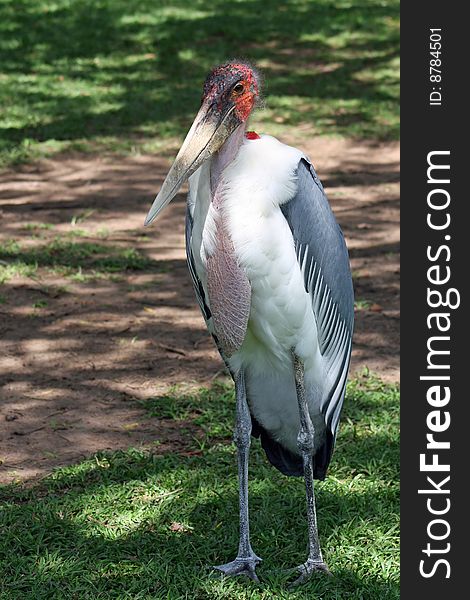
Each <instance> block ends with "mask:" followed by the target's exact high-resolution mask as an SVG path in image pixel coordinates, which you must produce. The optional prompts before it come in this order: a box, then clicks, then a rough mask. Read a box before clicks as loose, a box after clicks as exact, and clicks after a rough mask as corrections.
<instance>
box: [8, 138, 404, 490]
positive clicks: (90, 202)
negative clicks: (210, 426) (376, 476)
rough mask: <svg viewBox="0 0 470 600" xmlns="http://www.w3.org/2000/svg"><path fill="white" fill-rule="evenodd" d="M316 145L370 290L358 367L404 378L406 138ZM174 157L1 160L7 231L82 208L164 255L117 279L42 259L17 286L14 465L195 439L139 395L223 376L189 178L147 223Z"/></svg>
mask: <svg viewBox="0 0 470 600" xmlns="http://www.w3.org/2000/svg"><path fill="white" fill-rule="evenodd" d="M287 141H288V142H289V140H287ZM290 141H291V142H292V141H294V142H295V141H296V140H290ZM303 149H304V150H305V151H306V152H307V154H308V155H309V156H310V157H311V158H312V159H313V161H314V164H315V166H316V169H317V171H318V174H319V176H320V178H321V179H322V181H323V183H324V186H325V189H326V192H327V194H328V197H329V199H330V202H331V204H332V206H333V209H334V211H335V214H336V216H337V219H338V221H339V222H340V224H341V226H342V228H343V231H344V233H345V236H346V240H347V243H348V247H349V251H350V257H351V266H352V271H353V276H354V283H355V294H356V298H357V301H358V310H357V311H356V324H355V336H354V351H353V360H352V366H351V372H352V373H355V372H357V371H359V370H362V369H364V368H365V367H366V368H368V369H370V370H371V371H373V372H375V373H377V374H378V375H379V376H380V377H381V378H383V379H384V380H387V381H397V380H398V377H399V316H400V313H399V186H398V180H399V146H398V144H397V143H380V144H373V143H369V142H353V141H345V140H341V139H332V138H316V139H314V140H312V141H311V142H310V143H309V144H305V143H304V144H303ZM167 170H168V163H167V162H166V161H164V160H162V159H159V158H156V157H154V156H136V157H127V158H122V157H112V156H109V157H104V158H96V157H95V158H90V157H88V156H86V157H84V156H70V155H69V156H62V157H59V158H56V159H54V160H45V161H42V162H39V163H37V164H34V165H32V166H31V165H29V166H24V167H21V168H18V169H16V170H10V171H6V172H3V173H2V174H0V239H1V241H2V242H4V241H5V240H12V239H14V240H17V241H18V242H19V243H20V244H21V245H22V247H26V248H27V247H29V246H31V247H34V245H35V244H37V243H41V242H44V239H48V238H51V239H52V238H53V237H54V236H57V235H61V234H64V235H65V234H67V233H68V232H70V231H71V228H72V225H71V222H72V221H73V220H74V219H75V227H81V228H83V229H84V230H86V232H88V235H89V236H91V238H92V240H95V238H96V241H98V242H99V243H105V244H112V245H113V246H118V247H123V248H135V249H137V250H139V251H140V252H141V253H142V254H144V255H145V256H147V257H149V258H151V259H153V260H154V261H157V263H156V264H157V267H152V268H150V269H146V270H143V271H125V272H123V273H119V274H118V275H119V277H118V278H117V279H116V280H113V279H99V280H96V281H88V282H74V281H71V280H70V279H67V278H64V277H60V276H59V275H57V274H51V273H50V272H48V271H47V269H46V268H40V269H39V270H38V274H37V276H36V277H34V278H26V277H23V278H21V277H14V278H12V279H10V280H9V281H7V282H6V283H5V284H4V285H2V286H1V287H2V289H1V292H0V294H1V296H0V297H1V303H0V339H1V354H0V481H2V482H9V481H14V480H22V481H24V480H28V479H30V478H32V477H37V476H41V475H44V474H47V473H48V472H50V471H51V470H52V469H53V468H54V467H57V466H60V465H64V464H70V463H72V462H76V461H78V460H80V459H82V458H83V457H86V456H89V455H91V454H92V453H94V452H96V451H98V450H116V449H119V448H127V447H130V446H134V447H140V446H149V445H151V444H153V443H155V442H156V441H158V442H159V444H160V445H159V451H162V450H163V451H164V450H165V449H169V448H171V449H172V450H173V451H178V452H184V451H185V440H184V439H182V438H181V435H180V434H179V432H178V426H177V425H176V424H175V423H173V422H172V421H171V420H161V421H159V420H157V419H149V418H148V417H147V415H146V414H145V411H144V409H143V407H142V405H141V404H140V403H139V401H141V400H145V399H147V398H149V397H152V396H155V395H160V394H164V393H166V392H167V391H168V390H169V388H170V387H171V386H173V385H175V384H180V385H184V386H186V387H195V388H196V387H199V386H201V385H210V383H211V382H212V381H213V379H214V378H216V377H217V376H218V375H220V373H221V372H222V369H223V364H222V362H221V360H220V358H219V356H218V354H217V352H216V350H215V348H214V346H213V344H212V340H211V338H210V337H209V336H208V334H207V333H206V330H205V325H204V321H203V319H202V316H201V315H200V312H199V308H198V306H197V304H196V301H195V299H194V294H193V290H192V286H191V282H190V278H189V274H188V272H187V268H186V262H185V252H184V210H185V194H184V193H180V194H179V195H178V196H177V198H176V199H175V201H173V202H172V204H171V205H170V206H169V207H168V208H167V209H166V210H165V212H164V213H163V214H162V216H161V218H160V219H159V220H158V222H157V224H156V225H155V226H154V227H152V228H150V229H148V230H147V229H146V230H144V229H143V227H142V224H143V220H144V217H145V215H146V213H147V210H148V208H149V206H150V203H151V201H152V200H153V198H154V195H155V193H156V191H158V189H159V186H160V185H161V183H162V181H163V178H164V176H165V175H166V172H167ZM92 211H93V212H92ZM77 215H78V216H79V218H78V219H77ZM80 215H82V218H83V222H82V223H77V221H79V220H80ZM27 223H49V224H52V225H53V226H54V227H53V228H51V229H50V230H37V231H36V234H37V235H42V236H43V237H44V239H43V240H41V238H37V237H36V238H35V237H34V236H33V235H32V231H31V229H26V228H25V224H27ZM103 228H105V229H106V230H107V232H108V233H107V234H106V235H105V238H106V239H105V241H103V233H102V229H103ZM100 232H101V233H100ZM88 241H89V239H88ZM154 264H155V263H154Z"/></svg>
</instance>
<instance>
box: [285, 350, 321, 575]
mask: <svg viewBox="0 0 470 600" xmlns="http://www.w3.org/2000/svg"><path fill="white" fill-rule="evenodd" d="M293 356H294V377H295V389H296V392H297V401H298V403H299V415H300V430H299V435H298V437H297V444H298V448H299V451H300V453H301V455H302V461H303V467H304V477H305V490H306V495H307V524H308V558H307V560H306V561H305V563H303V564H302V565H300V566H299V567H297V570H298V571H300V577H299V578H298V579H297V580H296V581H294V583H293V585H294V586H295V585H299V584H300V583H302V582H304V581H306V580H307V579H309V577H310V576H311V574H312V573H313V572H314V571H324V572H326V573H329V570H328V567H327V566H326V564H325V562H324V561H323V557H322V553H321V549H320V542H319V539H318V527H317V514H316V509H315V493H314V489H313V450H314V447H315V444H314V435H315V430H314V427H313V424H312V420H311V418H310V414H309V412H308V405H307V398H306V395H305V383H304V365H303V362H302V361H301V360H300V358H299V357H298V356H297V355H296V354H295V353H293Z"/></svg>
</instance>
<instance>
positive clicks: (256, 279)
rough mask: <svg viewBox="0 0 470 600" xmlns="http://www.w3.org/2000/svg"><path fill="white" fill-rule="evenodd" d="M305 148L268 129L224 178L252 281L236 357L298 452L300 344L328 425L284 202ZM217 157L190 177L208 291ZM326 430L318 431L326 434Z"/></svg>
mask: <svg viewBox="0 0 470 600" xmlns="http://www.w3.org/2000/svg"><path fill="white" fill-rule="evenodd" d="M302 157H303V154H302V153H301V152H300V151H299V150H297V149H296V148H292V147H290V146H287V145H285V144H283V143H281V142H279V141H278V140H277V139H275V138H273V137H271V136H269V135H263V136H261V137H260V138H259V139H254V140H249V139H245V141H244V142H243V144H242V146H241V147H240V150H239V152H238V155H237V156H236V158H235V160H234V161H233V162H232V163H230V165H228V166H227V168H226V169H224V171H223V172H222V174H221V177H222V181H221V182H219V185H221V190H222V194H223V200H222V206H223V208H222V210H223V211H224V212H225V215H224V216H225V217H226V223H227V224H228V227H229V232H230V236H231V239H232V241H233V245H234V249H235V253H236V256H237V259H238V261H239V264H240V266H241V267H242V268H243V270H244V271H245V273H246V275H247V277H248V280H249V282H250V285H251V309H250V319H249V323H248V330H247V335H246V337H245V341H244V343H243V345H242V347H241V348H240V350H239V351H238V352H236V353H235V354H234V355H233V356H231V357H230V358H229V359H228V361H229V364H230V367H231V369H232V370H233V372H237V371H238V370H239V369H240V367H243V368H244V372H245V379H246V387H247V397H248V399H249V403H250V407H251V410H252V412H253V415H254V416H255V418H256V419H257V421H258V422H259V423H260V424H261V425H262V426H263V427H264V428H265V429H266V430H267V431H269V432H270V433H271V435H272V436H273V437H274V438H275V439H276V440H277V441H279V442H281V443H282V444H283V446H285V447H286V448H288V449H289V450H290V451H291V452H293V453H295V454H298V446H297V435H298V432H299V427H300V421H299V409H298V403H297V395H296V391H295V384H294V375H293V371H292V350H295V352H296V354H297V355H298V356H299V357H300V358H301V359H302V360H303V361H304V365H305V383H306V389H307V391H308V392H309V393H308V394H307V397H308V398H309V399H310V401H309V412H310V417H311V419H312V422H313V425H314V427H315V429H316V431H318V433H319V434H321V433H322V430H323V429H324V427H325V423H324V418H323V417H322V416H321V413H320V405H319V403H317V404H314V399H315V398H316V399H320V398H321V396H322V394H321V392H320V390H321V389H322V387H323V385H322V375H323V373H324V368H325V365H324V359H323V357H322V355H321V354H320V351H319V347H318V335H317V328H316V322H315V318H314V314H313V311H312V301H311V298H310V295H309V294H308V293H307V291H306V290H305V286H304V277H303V274H302V271H301V267H300V265H299V263H298V260H297V254H296V248H295V244H294V240H293V237H292V233H291V230H290V228H289V226H288V224H287V222H286V219H285V217H284V215H283V214H282V212H281V209H280V206H281V205H282V204H284V203H285V202H287V201H288V200H290V199H291V198H292V197H293V196H294V195H295V192H296V187H297V180H296V168H297V165H298V163H299V161H300V160H301V158H302ZM210 169H211V161H208V162H206V163H204V165H203V166H202V167H200V168H199V169H198V170H197V171H196V172H195V173H194V174H193V175H192V177H190V179H189V189H190V193H189V199H188V201H189V210H190V213H191V216H192V217H193V220H194V226H193V231H192V238H191V249H192V251H193V255H194V259H195V270H196V274H197V276H198V277H199V279H200V280H201V283H202V285H203V287H204V290H205V297H206V302H207V304H208V306H209V308H210V297H209V294H208V293H207V282H206V269H205V265H206V261H207V258H208V257H209V256H210V255H211V253H212V252H213V251H214V247H215V245H214V238H215V231H214V230H215V220H214V218H213V217H212V214H211V213H212V211H214V210H215V209H214V208H213V206H212V205H211V186H210ZM321 439H322V436H321V435H319V436H317V440H321Z"/></svg>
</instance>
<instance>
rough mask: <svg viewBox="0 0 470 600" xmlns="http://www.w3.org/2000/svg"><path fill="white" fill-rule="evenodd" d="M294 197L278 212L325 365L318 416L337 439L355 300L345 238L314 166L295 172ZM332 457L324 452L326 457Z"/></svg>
mask: <svg viewBox="0 0 470 600" xmlns="http://www.w3.org/2000/svg"><path fill="white" fill-rule="evenodd" d="M297 176H298V187H297V193H296V195H295V196H294V197H293V198H292V199H291V200H290V201H289V202H287V203H286V204H284V205H282V206H281V210H282V212H283V214H284V217H285V218H286V220H287V222H288V224H289V227H290V229H291V232H292V236H293V239H294V243H295V249H296V253H297V260H298V264H299V267H300V269H301V272H302V274H303V276H304V285H305V290H306V291H307V292H308V294H309V295H310V297H311V301H312V310H313V314H314V317H315V321H316V325H317V332H318V343H319V348H320V352H321V355H322V357H323V359H324V380H325V381H324V396H323V398H322V400H321V408H322V412H323V414H324V416H325V421H326V424H327V426H328V429H329V430H330V432H331V434H332V435H331V437H332V439H331V445H332V444H333V443H334V438H335V436H336V432H337V427H338V422H339V416H340V413H341V408H342V405H343V401H344V394H345V389H346V379H347V373H348V369H349V362H350V356H351V342H352V334H353V320H354V295H353V288H352V279H351V272H350V267H349V258H348V252H347V249H346V244H345V242H344V237H343V234H342V232H341V229H340V227H339V225H338V224H337V222H336V220H335V217H334V215H333V213H332V211H331V208H330V205H329V203H328V200H327V198H326V196H325V192H324V190H323V187H322V185H321V183H320V180H319V179H318V176H317V174H316V173H315V170H314V168H313V166H312V164H311V163H310V162H309V161H308V160H307V159H305V158H303V159H302V160H301V161H300V162H299V164H298V169H297ZM329 450H330V451H327V452H326V455H327V456H328V457H329V455H330V454H331V450H332V448H330V449H329Z"/></svg>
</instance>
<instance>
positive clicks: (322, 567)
mask: <svg viewBox="0 0 470 600" xmlns="http://www.w3.org/2000/svg"><path fill="white" fill-rule="evenodd" d="M294 571H296V572H297V573H300V576H299V577H298V578H297V579H295V580H294V581H293V582H292V583H291V585H290V587H291V588H295V587H297V586H299V585H301V584H302V583H305V582H306V581H308V580H309V579H310V577H311V576H312V574H313V573H315V571H320V572H322V573H325V574H326V575H331V571H330V570H329V568H328V567H327V565H326V563H324V562H323V561H322V560H313V559H310V558H309V559H307V560H306V561H305V562H304V563H302V564H301V565H299V566H298V567H296V568H295V569H294Z"/></svg>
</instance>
